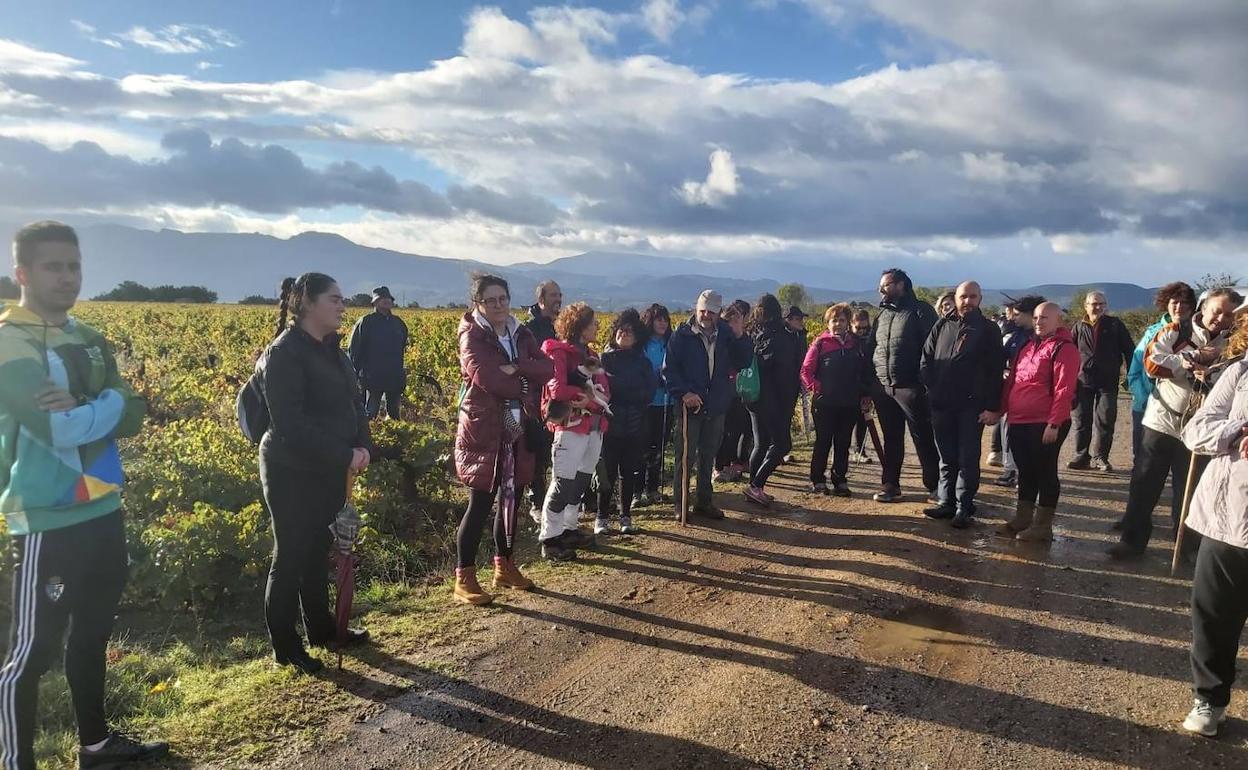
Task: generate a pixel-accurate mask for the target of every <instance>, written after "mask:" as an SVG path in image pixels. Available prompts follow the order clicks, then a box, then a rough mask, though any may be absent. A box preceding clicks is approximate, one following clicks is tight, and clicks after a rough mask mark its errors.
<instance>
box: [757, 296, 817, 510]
mask: <svg viewBox="0 0 1248 770" xmlns="http://www.w3.org/2000/svg"><path fill="white" fill-rule="evenodd" d="M746 328H747V329H748V330H749V333H750V335H751V336H752V337H753V338H754V355H755V357H756V359H757V361H758V380H759V385H760V391H761V392H760V393H759V398H758V401H756V402H755V403H754V404H751V405H750V420H751V422H752V423H753V425H754V452H753V454H751V455H750V486H749V488H748V489H746V490H745V496H746V498H747V499H748V500H750V501H751V502H754V503H757V504H759V505H763V506H767V505H771V503H772V500H773V498H772V496H771V495H769V494H767V492H766V491H765V487H766V486H767V480H768V479H769V478H770V477H771V474H772V473H774V472H775V470H776V468H779V467H780V464H781V463H782V462H783V461H784V456H785V455H786V454H788V453H789V450H790V449H792V448H793V410H794V408H795V407H796V406H797V398H798V395H799V394H800V393H801V391H802V385H801V379H800V374H799V373H800V370H801V366H802V358H803V356H804V354H805V353H806V351H805V350H803V349H802V345H801V339H800V338H799V337H798V336H797V333H796V332H795V331H793V329H792V328H790V327H789V325H788V324H787V323H785V321H784V317H783V311H782V310H781V308H780V301H779V300H777V299H776V298H775V297H774V296H772V295H771V294H764V295H763V296H761V297H759V298H758V304H757V305H755V307H754V310H753V312H751V313H750V319H749V323H748V324H747V327H746Z"/></svg>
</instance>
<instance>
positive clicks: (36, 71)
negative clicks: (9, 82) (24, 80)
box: [0, 38, 85, 77]
mask: <svg viewBox="0 0 1248 770" xmlns="http://www.w3.org/2000/svg"><path fill="white" fill-rule="evenodd" d="M83 64H85V62H83V61H82V60H80V59H74V58H71V57H69V56H62V55H61V54H59V53H52V52H50V51H41V50H39V49H37V48H31V47H30V46H28V45H25V44H24V43H19V42H18V41H16V40H6V39H4V38H0V73H8V74H14V75H28V76H36V77H38V76H56V75H63V74H66V73H68V72H71V71H73V70H74V69H76V68H77V67H80V66H82V65H83Z"/></svg>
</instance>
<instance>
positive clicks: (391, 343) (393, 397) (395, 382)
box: [347, 286, 407, 420]
mask: <svg viewBox="0 0 1248 770" xmlns="http://www.w3.org/2000/svg"><path fill="white" fill-rule="evenodd" d="M406 349H407V324H405V323H403V319H401V318H399V317H398V316H397V315H395V314H394V295H393V294H391V293H390V290H389V289H388V288H386V287H385V286H378V287H377V288H376V289H373V312H371V313H369V314H368V315H366V316H363V317H362V318H360V320H358V321H356V322H355V328H354V329H352V330H351V342H350V343H349V344H348V347H347V356H348V357H349V358H350V359H351V365H352V366H353V367H355V373H356V376H358V377H359V378H360V386H361V388H362V389H363V390H364V395H365V406H364V410H365V411H366V412H367V413H368V418H369V419H370V420H371V419H372V418H374V417H376V416H377V413H378V412H380V411H381V401H382V399H383V398H384V399H385V401H386V414H388V415H389V416H390V418H391V419H393V420H397V419H398V418H399V404H400V403H401V402H402V399H403V391H404V390H406V389H407V371H406V370H405V369H404V368H403V351H404V350H406Z"/></svg>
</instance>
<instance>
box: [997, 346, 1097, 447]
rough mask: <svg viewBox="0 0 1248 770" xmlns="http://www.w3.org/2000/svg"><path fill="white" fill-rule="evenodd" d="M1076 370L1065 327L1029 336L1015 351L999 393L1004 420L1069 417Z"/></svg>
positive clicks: (1056, 420) (1062, 420)
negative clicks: (1045, 334)
mask: <svg viewBox="0 0 1248 770" xmlns="http://www.w3.org/2000/svg"><path fill="white" fill-rule="evenodd" d="M1055 352H1056V354H1057V358H1056V360H1055V359H1054V353H1055ZM1079 369H1080V358H1079V348H1078V347H1076V345H1075V339H1074V337H1072V336H1071V334H1070V330H1069V329H1067V328H1065V327H1062V328H1059V329H1058V330H1057V333H1056V334H1054V335H1053V336H1052V337H1049V338H1047V339H1040V338H1039V337H1033V338H1032V339H1031V340H1030V341H1029V342H1028V343H1027V344H1026V345H1023V347H1022V349H1020V350H1019V351H1018V356H1017V357H1016V358H1015V359H1014V365H1013V366H1012V367H1011V368H1010V376H1009V377H1008V378H1007V379H1006V381H1005V389H1004V390H1003V391H1002V392H1001V403H1002V404H1003V405H1004V407H1003V408H1004V409H1005V414H1006V419H1008V420H1009V422H1010V424H1011V425H1025V424H1028V423H1038V422H1042V423H1047V424H1049V425H1061V424H1063V423H1065V422H1067V421H1068V420H1070V408H1071V404H1072V403H1073V401H1074V398H1075V386H1076V384H1077V383H1078V382H1079Z"/></svg>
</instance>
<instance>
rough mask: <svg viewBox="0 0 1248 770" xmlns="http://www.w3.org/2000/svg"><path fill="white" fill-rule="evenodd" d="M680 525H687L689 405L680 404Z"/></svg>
mask: <svg viewBox="0 0 1248 770" xmlns="http://www.w3.org/2000/svg"><path fill="white" fill-rule="evenodd" d="M680 421H681V424H680V427H681V430H680V448H681V452H680V481H681V487H680V525H681V526H682V527H685V526H688V525H689V407H687V406H685V404H684V402H683V401H682V402H681V404H680Z"/></svg>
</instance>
